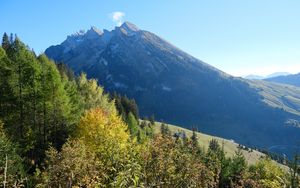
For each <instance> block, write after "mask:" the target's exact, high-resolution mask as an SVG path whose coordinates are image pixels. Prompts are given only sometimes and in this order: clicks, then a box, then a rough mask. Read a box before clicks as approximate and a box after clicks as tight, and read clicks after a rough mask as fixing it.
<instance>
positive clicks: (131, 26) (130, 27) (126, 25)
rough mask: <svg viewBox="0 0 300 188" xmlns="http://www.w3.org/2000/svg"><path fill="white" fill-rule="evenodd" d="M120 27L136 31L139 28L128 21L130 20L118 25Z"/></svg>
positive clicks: (128, 30)
mask: <svg viewBox="0 0 300 188" xmlns="http://www.w3.org/2000/svg"><path fill="white" fill-rule="evenodd" d="M120 28H121V29H124V30H125V31H127V32H137V31H139V30H140V29H139V28H138V27H137V26H136V25H134V24H133V23H130V22H127V21H126V22H124V23H123V24H122V25H121V26H120Z"/></svg>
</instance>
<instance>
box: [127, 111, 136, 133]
mask: <svg viewBox="0 0 300 188" xmlns="http://www.w3.org/2000/svg"><path fill="white" fill-rule="evenodd" d="M126 122H127V125H128V129H129V131H130V134H131V136H132V137H136V136H137V134H138V132H139V127H138V121H137V120H136V119H135V117H134V115H133V114H132V113H131V112H129V114H128V117H127V121H126Z"/></svg>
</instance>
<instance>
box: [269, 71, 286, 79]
mask: <svg viewBox="0 0 300 188" xmlns="http://www.w3.org/2000/svg"><path fill="white" fill-rule="evenodd" d="M290 74H291V73H288V72H274V73H272V74H269V75H267V76H266V78H273V77H277V76H287V75H290Z"/></svg>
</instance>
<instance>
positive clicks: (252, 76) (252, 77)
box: [244, 74, 264, 80]
mask: <svg viewBox="0 0 300 188" xmlns="http://www.w3.org/2000/svg"><path fill="white" fill-rule="evenodd" d="M244 78H246V79H249V80H262V79H264V76H259V75H255V74H250V75H247V76H244Z"/></svg>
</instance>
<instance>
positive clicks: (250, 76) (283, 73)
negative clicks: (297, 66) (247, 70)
mask: <svg viewBox="0 0 300 188" xmlns="http://www.w3.org/2000/svg"><path fill="white" fill-rule="evenodd" d="M287 75H290V73H288V72H274V73H272V74H269V75H267V76H260V75H255V74H250V75H247V76H244V78H246V79H250V80H263V79H268V78H273V77H278V76H287Z"/></svg>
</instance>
